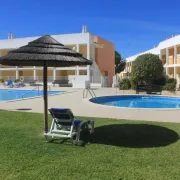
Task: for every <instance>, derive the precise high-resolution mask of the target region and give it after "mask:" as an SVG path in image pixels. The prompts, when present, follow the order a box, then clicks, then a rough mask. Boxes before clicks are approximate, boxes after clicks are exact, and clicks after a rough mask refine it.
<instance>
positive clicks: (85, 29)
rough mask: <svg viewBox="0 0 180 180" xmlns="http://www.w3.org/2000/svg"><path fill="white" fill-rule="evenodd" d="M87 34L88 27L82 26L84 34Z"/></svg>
mask: <svg viewBox="0 0 180 180" xmlns="http://www.w3.org/2000/svg"><path fill="white" fill-rule="evenodd" d="M86 32H87V26H85V25H83V26H82V33H86Z"/></svg>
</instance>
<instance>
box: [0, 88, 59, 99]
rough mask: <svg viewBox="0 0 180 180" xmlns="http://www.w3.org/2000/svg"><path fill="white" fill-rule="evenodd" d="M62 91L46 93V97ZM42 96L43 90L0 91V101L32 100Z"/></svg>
mask: <svg viewBox="0 0 180 180" xmlns="http://www.w3.org/2000/svg"><path fill="white" fill-rule="evenodd" d="M61 92H62V91H48V95H53V94H60V93H61ZM36 96H43V90H42V91H39V92H38V90H15V89H12V90H11V89H0V101H10V100H16V99H24V98H32V97H36Z"/></svg>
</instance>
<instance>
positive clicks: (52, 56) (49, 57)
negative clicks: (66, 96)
mask: <svg viewBox="0 0 180 180" xmlns="http://www.w3.org/2000/svg"><path fill="white" fill-rule="evenodd" d="M0 64H2V65H9V66H43V83H44V131H45V133H47V132H48V99H47V67H69V66H76V65H91V64H92V62H91V61H90V60H87V59H85V58H84V57H82V55H81V54H80V53H77V52H76V51H74V50H71V49H69V48H67V47H65V46H64V45H63V44H60V43H59V42H58V41H56V40H55V39H53V38H52V37H51V36H49V35H45V36H42V37H40V38H38V39H36V40H34V41H31V42H29V43H28V45H26V46H22V47H20V48H18V49H15V50H12V51H10V52H9V53H8V54H7V55H5V56H2V57H0Z"/></svg>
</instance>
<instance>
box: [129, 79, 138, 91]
mask: <svg viewBox="0 0 180 180" xmlns="http://www.w3.org/2000/svg"><path fill="white" fill-rule="evenodd" d="M130 84H131V89H133V90H135V89H136V85H137V82H136V80H134V79H133V78H130Z"/></svg>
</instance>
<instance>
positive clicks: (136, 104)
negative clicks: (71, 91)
mask: <svg viewBox="0 0 180 180" xmlns="http://www.w3.org/2000/svg"><path fill="white" fill-rule="evenodd" d="M89 101H90V102H93V103H97V104H103V105H107V106H117V107H127V108H180V98H179V97H167V96H141V95H122V96H102V97H96V98H92V99H90V100H89Z"/></svg>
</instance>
